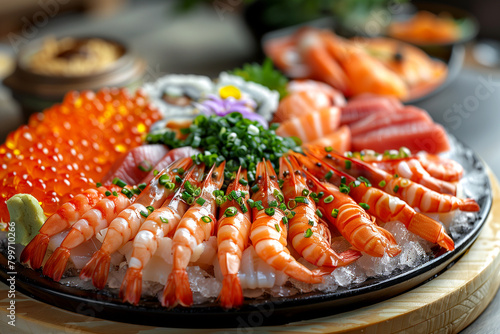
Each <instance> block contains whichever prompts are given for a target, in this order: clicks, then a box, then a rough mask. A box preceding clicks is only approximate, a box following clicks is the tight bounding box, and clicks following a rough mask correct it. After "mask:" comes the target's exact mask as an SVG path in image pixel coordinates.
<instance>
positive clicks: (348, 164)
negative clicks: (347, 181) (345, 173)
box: [345, 160, 352, 169]
mask: <svg viewBox="0 0 500 334" xmlns="http://www.w3.org/2000/svg"><path fill="white" fill-rule="evenodd" d="M351 165H352V162H351V161H350V160H346V161H345V169H351Z"/></svg>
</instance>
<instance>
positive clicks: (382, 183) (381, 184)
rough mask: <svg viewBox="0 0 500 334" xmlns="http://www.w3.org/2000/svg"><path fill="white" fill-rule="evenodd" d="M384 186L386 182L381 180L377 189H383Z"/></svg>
mask: <svg viewBox="0 0 500 334" xmlns="http://www.w3.org/2000/svg"><path fill="white" fill-rule="evenodd" d="M386 184H387V182H385V180H382V181H380V182H379V183H378V185H379V187H385V185H386Z"/></svg>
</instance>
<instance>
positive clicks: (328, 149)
mask: <svg viewBox="0 0 500 334" xmlns="http://www.w3.org/2000/svg"><path fill="white" fill-rule="evenodd" d="M325 151H326V152H331V151H333V147H331V146H326V147H325Z"/></svg>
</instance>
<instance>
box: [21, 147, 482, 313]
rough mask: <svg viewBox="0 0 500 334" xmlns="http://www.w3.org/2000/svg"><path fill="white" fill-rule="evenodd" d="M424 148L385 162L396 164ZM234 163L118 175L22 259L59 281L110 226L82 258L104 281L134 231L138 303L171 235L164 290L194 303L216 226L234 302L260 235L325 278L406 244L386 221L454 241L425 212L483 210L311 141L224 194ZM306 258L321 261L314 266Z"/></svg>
mask: <svg viewBox="0 0 500 334" xmlns="http://www.w3.org/2000/svg"><path fill="white" fill-rule="evenodd" d="M327 151H328V152H327ZM415 159H416V158H415V157H413V156H412V157H408V158H407V159H406V160H405V159H399V160H398V159H393V160H391V161H385V162H386V165H390V164H391V162H394V165H396V164H397V163H399V164H401V161H403V160H404V161H406V162H408V161H414V160H415ZM374 160H375V159H374ZM379 160H380V159H379ZM400 160H401V161H400ZM421 160H422V161H425V162H424V165H425V166H426V168H427V170H430V171H433V174H434V176H441V178H446V179H447V180H452V179H453V177H457V175H455V176H452V175H442V174H443V173H442V172H443V171H442V170H440V169H438V168H433V161H429V160H425V159H421ZM377 163H379V164H380V161H378V160H377ZM451 166H453V165H451ZM224 167H225V164H224V162H223V163H221V164H220V165H219V166H215V165H214V166H212V167H211V168H210V170H209V171H208V173H207V174H206V176H205V174H204V171H205V166H203V165H194V164H193V161H192V159H191V158H189V157H185V158H181V159H178V160H176V161H174V162H173V163H171V164H170V165H169V166H167V167H166V168H165V169H163V170H161V171H160V172H159V173H158V174H157V175H156V176H155V177H154V178H153V179H152V180H151V182H150V183H149V184H148V185H147V186H146V187H145V188H144V189H143V190H142V191H141V192H140V193H139V194H134V193H133V192H132V191H133V188H132V187H130V186H124V185H123V184H119V183H118V184H117V185H110V186H101V187H98V188H97V189H89V190H87V191H86V192H84V193H83V194H81V195H78V196H76V197H75V198H74V199H73V200H71V201H70V202H68V203H66V204H64V205H63V206H62V207H61V208H60V209H59V210H58V211H57V212H56V213H55V214H54V215H52V216H51V217H49V218H48V219H47V221H46V223H45V224H44V225H43V227H42V229H41V230H40V233H39V234H38V235H37V236H36V237H35V238H34V239H33V240H32V241H31V242H30V243H29V244H28V246H27V247H26V248H25V249H24V250H23V252H22V254H21V261H22V262H29V263H30V265H31V267H32V268H34V269H38V268H40V267H41V266H42V265H43V273H44V274H45V275H46V276H49V277H51V278H52V279H54V280H56V281H59V280H60V279H61V277H62V276H63V274H64V272H65V270H66V266H67V263H68V258H69V255H70V252H71V250H72V249H74V248H75V247H77V246H78V245H80V244H82V243H84V242H85V241H88V240H90V238H92V237H93V236H95V235H96V234H98V233H99V232H102V231H103V230H104V229H106V228H107V230H106V231H107V232H106V234H105V237H104V240H103V242H102V245H101V247H100V249H99V250H97V251H96V252H95V253H94V254H93V256H92V258H91V259H90V261H88V263H87V264H86V265H85V266H84V267H83V268H82V270H81V272H80V277H81V278H82V279H91V280H92V282H93V284H94V286H95V287H96V288H99V289H102V288H104V287H105V286H106V284H107V281H108V275H109V272H110V262H111V256H112V255H113V254H114V253H115V252H117V251H119V250H120V249H121V248H122V247H124V246H125V244H127V243H132V251H131V256H130V257H129V259H128V268H127V272H126V274H125V278H124V279H123V282H122V284H121V288H120V293H119V294H120V298H122V300H123V301H124V302H129V303H131V304H138V303H139V302H140V299H141V295H142V286H143V279H142V275H143V270H144V268H145V266H146V265H147V264H148V262H149V261H150V260H151V258H152V257H153V256H154V255H155V253H156V252H157V251H158V249H159V246H160V243H161V241H162V239H164V238H170V239H171V249H170V256H171V257H172V258H173V261H172V268H171V270H170V272H169V273H168V278H167V279H166V283H165V286H164V290H163V293H161V296H160V302H161V304H162V305H163V306H166V307H174V306H176V305H178V304H180V305H182V306H190V305H192V304H193V293H192V290H191V286H190V283H189V276H188V272H187V268H188V266H189V265H190V262H191V258H192V256H193V253H194V252H195V251H196V249H197V247H199V246H200V245H202V243H204V242H207V241H208V240H209V239H210V238H211V237H216V238H217V260H218V265H219V267H220V271H221V273H222V276H223V279H222V288H221V291H220V296H219V301H220V304H221V306H223V307H225V308H231V307H239V306H241V305H242V304H243V301H244V298H243V289H242V287H241V283H240V278H239V274H241V272H240V270H241V262H242V254H243V253H244V251H245V250H246V249H247V248H248V247H250V246H252V247H253V249H254V251H255V253H256V254H257V256H258V257H259V258H260V259H261V260H263V261H264V262H265V263H267V264H268V265H269V266H271V267H272V268H273V269H274V270H276V271H278V272H282V273H284V274H286V275H288V276H290V277H292V278H294V279H297V280H299V281H302V282H307V283H321V282H322V280H323V276H324V275H327V274H329V273H331V272H332V271H333V270H335V268H337V267H338V266H344V265H348V264H350V263H352V262H354V261H355V260H356V259H358V258H359V257H360V256H361V255H362V254H363V253H365V254H368V255H370V256H376V257H381V256H383V255H384V254H388V255H389V256H391V257H393V256H396V255H397V254H399V252H400V251H401V250H400V248H399V246H398V245H397V243H396V241H395V239H394V237H393V236H392V235H391V234H390V233H389V232H388V231H386V230H385V229H383V227H381V226H379V225H378V223H377V222H378V221H379V222H388V221H395V220H397V221H400V222H402V223H403V224H404V225H405V226H406V227H407V229H408V230H409V231H411V232H413V233H415V234H417V235H419V236H421V237H422V238H424V239H425V240H428V241H430V242H433V243H436V244H438V245H440V246H442V247H443V248H445V249H446V250H452V249H453V248H454V243H453V240H452V239H451V238H450V237H449V236H448V235H447V234H446V231H445V229H444V227H443V226H442V225H441V224H440V223H439V222H437V221H435V220H433V219H431V218H429V217H427V216H426V215H424V214H423V213H421V212H449V211H452V210H456V209H460V210H464V211H477V210H479V207H478V206H477V204H476V203H475V202H474V200H472V199H459V198H457V197H454V196H453V195H450V194H441V193H439V192H436V191H434V190H431V189H429V188H427V187H425V186H422V185H421V184H419V183H416V182H414V181H412V180H411V179H410V178H411V175H410V176H409V177H410V178H405V177H403V176H398V177H394V175H393V174H390V173H389V172H387V171H384V170H382V169H380V168H378V167H377V166H375V165H372V164H370V163H369V162H363V161H361V160H358V159H355V158H349V157H345V156H342V155H339V154H337V153H334V152H333V151H331V150H325V149H324V148H322V147H319V146H317V147H314V149H313V148H310V149H309V151H308V152H307V157H306V156H304V155H300V154H296V153H290V154H289V155H288V156H287V157H281V158H280V166H279V173H278V174H276V172H275V169H274V168H273V166H272V164H271V163H270V162H269V161H262V162H260V163H259V164H258V166H257V171H256V175H257V181H256V184H255V185H254V186H253V187H251V188H250V186H249V185H248V180H247V177H246V175H247V173H246V171H245V170H241V169H240V170H238V172H237V174H236V175H235V178H234V179H233V180H231V183H230V184H229V185H228V187H227V189H226V193H225V195H223V194H224V193H223V192H222V190H221V187H222V186H223V184H224ZM394 168H397V167H394ZM410 170H411V169H410ZM391 171H392V170H391ZM440 172H441V174H440ZM456 174H460V170H457V171H456ZM415 175H416V177H417V178H421V176H420V174H415ZM424 178H425V176H424ZM419 180H420V179H419ZM419 180H417V182H418V181H419ZM446 182H448V181H446ZM372 185H373V186H372ZM121 187H122V188H121ZM120 188H121V189H120ZM398 189H399V190H398ZM124 190H125V191H124ZM110 193H111V194H110ZM127 193H128V194H129V195H130V194H132V196H126V195H125V194H127ZM414 208H418V210H419V211H421V212H417V211H416V210H415V209H414ZM63 231H67V232H68V233H67V235H66V237H65V238H64V240H63V242H62V243H61V245H60V246H59V247H58V248H57V249H56V250H55V251H54V252H53V253H52V255H50V256H49V257H48V259H47V260H46V262H45V263H44V258H45V255H46V254H45V253H46V250H47V245H48V242H49V239H50V238H51V237H52V236H54V235H56V234H58V233H61V232H63ZM331 233H336V234H340V235H342V236H343V237H344V238H345V239H346V240H347V241H348V242H349V243H350V244H351V246H352V247H351V248H349V249H348V250H346V251H344V252H342V253H340V254H339V253H337V252H335V250H334V249H332V247H331V244H330V242H331ZM299 258H303V259H305V260H306V261H308V262H309V263H310V264H312V265H314V266H315V268H314V269H309V268H310V267H308V266H305V265H304V264H302V263H301V262H299V261H298V259H299Z"/></svg>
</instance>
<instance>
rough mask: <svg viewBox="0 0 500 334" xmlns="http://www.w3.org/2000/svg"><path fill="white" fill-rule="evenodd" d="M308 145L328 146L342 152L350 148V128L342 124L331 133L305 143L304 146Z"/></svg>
mask: <svg viewBox="0 0 500 334" xmlns="http://www.w3.org/2000/svg"><path fill="white" fill-rule="evenodd" d="M309 145H311V146H321V147H328V146H330V147H331V148H333V150H335V151H336V152H338V153H341V154H344V152H347V151H350V150H351V130H350V129H349V126H347V125H343V126H341V127H340V128H338V129H337V130H335V131H333V132H332V133H330V134H328V135H326V136H324V137H322V138H319V139H316V140H314V141H312V142H309V143H307V144H305V146H309Z"/></svg>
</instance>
